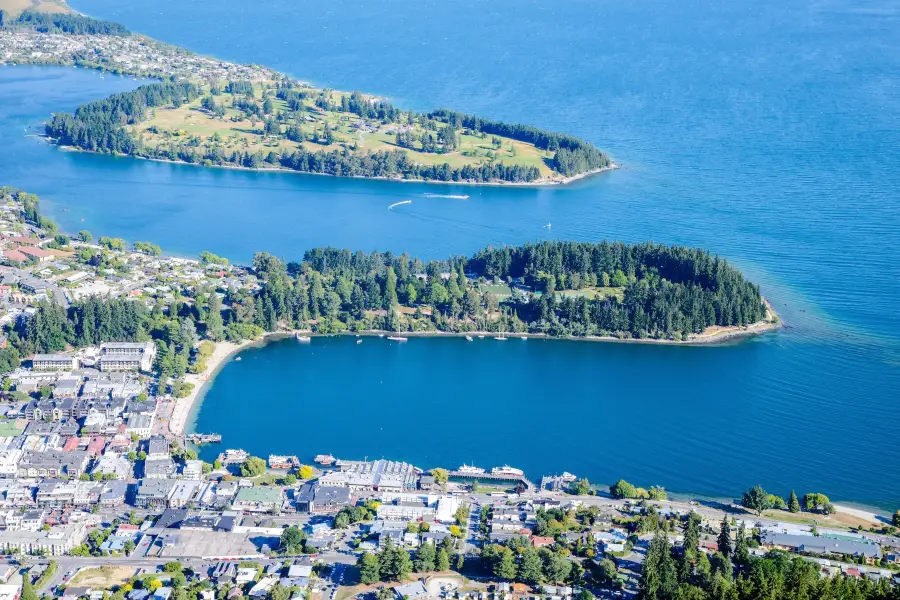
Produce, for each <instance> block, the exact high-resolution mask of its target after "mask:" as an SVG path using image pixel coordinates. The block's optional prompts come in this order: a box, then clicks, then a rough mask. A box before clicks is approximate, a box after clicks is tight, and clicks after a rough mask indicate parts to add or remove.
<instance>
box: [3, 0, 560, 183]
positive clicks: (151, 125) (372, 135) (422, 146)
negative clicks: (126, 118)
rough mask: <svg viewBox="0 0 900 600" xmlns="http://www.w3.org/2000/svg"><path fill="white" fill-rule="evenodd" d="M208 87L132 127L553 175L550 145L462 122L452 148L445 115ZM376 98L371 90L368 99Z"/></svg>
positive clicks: (168, 136) (155, 137) (234, 144)
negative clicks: (359, 110)
mask: <svg viewBox="0 0 900 600" xmlns="http://www.w3.org/2000/svg"><path fill="white" fill-rule="evenodd" d="M0 1H7V2H14V1H25V0H0ZM207 91H208V90H206V89H204V93H203V95H202V96H201V97H200V98H197V99H195V100H193V101H192V102H190V103H187V104H183V105H181V106H178V107H174V106H171V105H169V106H163V107H157V108H154V109H151V110H150V111H149V112H148V114H147V118H146V120H144V121H143V122H141V123H138V124H136V125H132V126H131V131H132V133H133V134H135V135H137V136H139V137H140V138H141V139H142V140H143V142H144V144H145V145H146V146H148V147H157V148H158V147H167V146H171V147H176V146H179V145H181V144H185V145H188V146H190V147H192V148H194V149H195V150H196V152H197V153H202V152H205V151H206V150H207V149H209V148H211V147H214V146H217V147H218V148H219V149H220V150H221V151H222V152H224V153H225V154H227V155H230V154H231V153H232V152H236V151H237V152H244V153H246V152H250V153H256V152H262V153H263V154H265V155H268V153H269V152H273V151H274V152H276V153H280V152H281V151H284V150H286V151H294V150H297V149H299V148H303V149H305V150H307V151H310V152H316V151H326V152H328V151H332V150H342V151H343V150H347V151H350V152H366V153H372V152H380V151H395V150H401V151H403V152H406V153H407V155H408V156H409V157H410V159H411V160H412V161H413V162H414V163H416V164H419V165H443V164H444V163H446V164H448V165H450V167H451V168H460V167H464V166H473V167H474V166H481V165H485V164H496V163H503V164H504V165H507V166H513V165H518V166H522V167H535V168H537V169H538V170H539V172H540V176H541V177H542V178H547V179H549V178H553V177H559V175H558V174H556V173H554V171H553V170H552V169H551V168H550V166H549V165H550V164H552V159H553V155H554V153H553V152H551V151H548V150H541V149H539V148H537V147H535V146H534V145H532V144H528V143H526V142H521V141H517V140H513V139H510V138H506V137H501V136H494V135H487V134H484V133H480V132H475V131H470V130H467V129H464V128H462V129H457V130H456V144H455V146H456V147H455V148H454V147H453V146H452V145H448V144H447V143H445V142H443V141H440V140H439V132H440V130H442V129H444V127H445V124H444V123H442V122H440V121H435V120H429V119H428V118H426V117H424V116H419V117H416V118H413V117H412V116H410V115H409V114H408V113H402V114H401V116H400V117H399V118H398V119H397V120H395V121H392V122H383V121H380V120H377V119H364V118H362V117H360V116H358V115H357V114H355V113H353V112H348V111H346V110H342V108H341V99H342V98H346V97H349V94H346V93H344V92H335V91H331V90H318V89H313V88H302V89H301V90H300V91H302V93H303V99H302V101H301V102H299V103H298V102H296V101H295V102H294V103H293V104H289V103H288V102H287V101H285V100H283V99H279V98H278V97H277V95H276V87H275V85H274V84H273V83H265V84H256V85H254V86H253V97H252V98H251V97H250V96H249V95H248V94H231V93H227V92H224V91H222V92H219V93H217V94H208V93H207ZM207 96H210V97H211V98H212V99H213V101H214V103H215V108H216V110H211V109H209V106H210V105H209V104H207V105H206V106H207V108H204V107H203V106H204V104H203V101H204V98H206V97H207ZM375 100H376V99H375V98H371V97H370V101H372V102H374V101H375ZM345 104H346V101H345ZM323 106H324V107H326V108H323ZM267 121H274V122H276V123H277V126H276V127H274V128H273V127H272V126H271V125H270V127H269V131H268V133H267V132H266V123H267ZM298 131H299V135H298ZM398 136H405V137H404V141H403V144H404V145H401V144H400V143H399V140H398ZM301 140H302V141H301ZM426 140H428V141H427V142H426ZM426 143H427V144H428V147H427V148H426Z"/></svg>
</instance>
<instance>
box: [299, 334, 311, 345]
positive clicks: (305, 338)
mask: <svg viewBox="0 0 900 600" xmlns="http://www.w3.org/2000/svg"><path fill="white" fill-rule="evenodd" d="M311 339H312V338H310V337H309V336H308V335H300V334H299V333H298V334H297V341H298V342H303V343H307V342H309V341H310V340H311Z"/></svg>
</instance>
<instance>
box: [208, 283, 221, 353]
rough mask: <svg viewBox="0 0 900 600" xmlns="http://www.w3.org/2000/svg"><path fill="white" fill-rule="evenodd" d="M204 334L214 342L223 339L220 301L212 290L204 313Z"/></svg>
mask: <svg viewBox="0 0 900 600" xmlns="http://www.w3.org/2000/svg"><path fill="white" fill-rule="evenodd" d="M206 336H207V337H208V338H209V339H211V340H213V341H216V342H221V341H222V340H224V339H225V326H224V323H223V321H222V301H221V300H220V299H219V296H218V294H216V293H215V291H213V292H212V293H210V295H209V306H208V307H207V314H206Z"/></svg>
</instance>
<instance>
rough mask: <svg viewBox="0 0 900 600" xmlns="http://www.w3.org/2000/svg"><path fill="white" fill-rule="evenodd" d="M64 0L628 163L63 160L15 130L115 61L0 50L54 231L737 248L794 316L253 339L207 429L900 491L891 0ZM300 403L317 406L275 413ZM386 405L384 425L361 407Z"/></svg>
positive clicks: (90, 83)
mask: <svg viewBox="0 0 900 600" xmlns="http://www.w3.org/2000/svg"><path fill="white" fill-rule="evenodd" d="M670 4H671V3H670ZM75 6H76V7H77V8H79V9H81V10H84V11H85V12H88V13H89V14H94V15H97V16H102V17H107V18H112V19H116V20H120V21H122V22H124V23H125V24H126V25H128V26H129V27H131V28H132V29H135V30H138V31H142V32H146V33H148V34H150V35H153V36H155V37H158V38H160V39H163V40H165V41H168V42H172V43H177V44H181V45H185V46H187V47H189V48H191V49H193V50H195V51H199V52H204V53H209V54H214V55H216V56H221V57H223V58H231V59H237V60H243V61H253V62H264V63H266V64H269V65H270V66H274V67H276V68H279V69H281V70H284V71H287V72H289V73H291V74H293V75H296V76H298V77H302V78H307V79H309V80H312V81H314V82H316V83H319V84H323V85H332V86H334V87H337V88H342V89H362V90H366V91H372V92H376V93H381V94H384V95H386V96H389V97H391V99H392V100H394V101H395V102H398V103H400V104H403V105H405V106H412V107H414V108H418V109H428V108H433V107H437V106H450V107H452V108H457V109H460V110H468V111H472V112H477V113H480V114H484V115H487V116H491V117H495V118H501V119H507V120H519V121H525V122H528V123H532V124H535V125H540V126H546V127H550V128H554V129H559V130H563V131H566V132H570V133H573V134H576V135H579V136H582V137H585V138H587V139H589V140H591V141H593V142H595V143H597V144H598V145H599V146H601V147H602V148H605V149H607V150H608V151H610V152H611V154H612V155H613V156H614V157H615V158H616V159H617V160H618V161H619V162H621V163H622V164H623V165H624V167H625V168H623V169H622V170H620V171H618V172H615V173H610V174H605V175H602V176H600V177H596V178H593V179H590V180H588V181H584V182H579V183H577V184H575V185H573V186H570V187H565V188H554V189H510V188H483V187H479V188H468V187H460V186H456V187H453V186H449V187H445V186H433V185H425V184H397V183H389V182H373V181H362V180H339V179H331V178H326V177H317V176H303V175H295V174H269V173H248V172H239V171H228V170H207V169H199V168H195V167H189V166H182V165H168V164H160V163H150V162H146V161H134V160H130V159H116V158H111V157H102V156H89V155H83V154H73V153H63V152H59V151H58V150H56V149H54V148H51V147H49V146H46V145H44V144H42V143H41V142H38V141H36V140H35V139H34V138H26V137H23V136H24V132H23V129H24V128H25V127H34V126H36V125H37V123H38V122H39V121H40V120H41V119H43V118H45V116H46V115H47V114H49V113H50V112H52V111H54V110H71V109H72V108H74V107H75V106H76V105H77V104H78V103H80V102H83V101H86V100H88V99H94V98H100V97H103V96H105V95H107V94H108V93H111V92H112V91H117V90H120V89H127V88H128V87H130V86H133V85H136V82H133V81H131V80H124V81H123V80H121V79H116V78H112V77H110V76H106V77H105V79H102V80H101V79H100V78H99V76H98V75H97V74H95V73H88V72H83V71H70V70H58V69H28V68H22V67H15V68H6V69H0V107H2V110H0V135H2V138H0V141H2V142H3V143H2V144H0V174H2V175H3V180H4V182H6V183H11V184H14V185H18V186H20V187H25V188H27V189H30V190H33V191H37V192H38V193H41V194H42V195H44V196H45V197H46V198H47V203H48V208H49V209H50V211H51V212H52V213H53V216H54V217H56V218H57V219H58V220H59V221H60V222H61V223H62V224H63V225H64V226H65V227H66V228H68V229H72V230H75V229H80V228H82V227H87V228H89V229H91V230H93V231H94V233H95V234H111V235H118V236H123V237H126V238H129V239H131V240H136V239H148V240H154V241H157V242H159V243H160V244H161V245H162V246H163V248H164V249H166V250H168V251H171V252H177V253H190V254H193V253H196V252H199V251H200V250H203V249H209V250H211V251H214V252H216V253H219V254H224V255H227V256H230V257H232V258H233V259H236V260H247V259H249V257H250V256H251V255H252V253H253V252H254V251H256V250H267V251H269V252H273V253H275V254H278V255H281V256H284V257H286V258H298V257H299V256H300V253H301V252H302V250H303V249H305V248H308V247H310V246H313V245H321V244H332V245H337V246H343V247H350V248H354V249H355V248H360V249H365V250H371V249H375V248H379V249H390V250H392V251H395V252H399V251H404V250H406V251H410V252H412V253H414V254H419V255H424V256H427V257H434V256H444V255H447V254H455V253H469V252H472V251H474V250H475V249H477V248H479V247H481V246H484V245H487V244H502V243H519V242H522V241H525V240H534V239H538V238H543V237H547V236H548V235H549V236H551V237H554V238H572V239H584V240H597V239H602V238H607V239H624V240H629V241H637V240H646V239H653V240H660V241H666V242H677V243H685V244H692V245H698V246H703V247H707V248H710V249H712V250H713V251H716V252H718V253H720V254H723V255H725V256H727V257H728V258H729V259H731V260H733V261H735V262H737V263H738V264H739V265H740V266H741V267H742V268H743V269H744V270H745V271H746V272H747V273H748V274H749V276H751V277H752V278H754V279H756V280H758V281H760V282H761V283H762V285H763V291H764V293H765V294H766V296H767V297H769V298H770V299H772V300H773V302H774V303H775V305H776V308H777V309H778V310H779V311H780V312H781V313H782V314H783V316H784V317H785V320H786V322H787V323H788V324H789V325H791V326H792V328H791V329H789V330H787V331H784V332H782V333H780V334H777V335H772V336H765V337H763V338H760V339H757V340H752V341H749V342H745V343H742V344H737V345H731V346H728V347H726V348H708V349H695V348H657V347H646V346H620V345H597V344H575V343H571V344H570V343H560V344H551V343H548V342H537V343H532V342H523V343H522V345H521V346H513V345H511V344H508V343H507V344H508V345H506V346H504V347H503V348H502V349H501V348H498V347H494V346H489V345H487V344H486V345H484V347H483V348H482V347H478V348H475V347H473V346H471V345H465V344H461V343H458V342H456V341H454V340H450V341H446V340H429V341H422V340H415V341H414V342H411V343H410V344H409V345H408V346H406V347H404V348H402V349H389V350H388V351H387V352H384V351H382V350H384V349H383V348H380V346H379V345H378V344H376V343H372V344H371V345H370V344H363V345H361V346H360V347H359V348H357V347H356V346H355V345H352V344H351V343H349V342H343V341H340V340H335V341H329V342H327V343H326V342H322V343H321V344H314V345H313V347H310V348H308V349H303V348H296V347H293V346H290V345H289V344H287V343H285V344H277V345H272V346H269V347H267V348H265V349H263V350H253V351H251V352H250V353H248V355H247V358H246V359H245V360H244V361H242V362H240V363H234V364H233V365H229V366H228V367H227V368H226V369H225V370H224V371H223V372H222V374H221V376H220V378H218V379H217V380H216V381H215V383H214V384H213V386H212V388H211V390H210V393H209V394H208V396H207V398H206V402H205V403H204V406H203V409H202V411H201V413H200V415H199V427H200V428H201V429H204V430H208V429H216V430H218V431H219V432H221V433H224V434H225V435H226V441H227V443H228V445H229V446H244V447H246V448H247V449H248V450H253V451H255V452H258V453H261V454H266V453H267V452H268V451H269V450H270V449H271V450H272V451H275V450H277V451H283V452H288V451H291V452H292V453H298V454H301V455H304V456H307V455H309V454H314V453H317V452H323V451H331V452H334V453H335V454H338V455H343V456H364V455H369V456H372V455H374V454H382V453H383V454H385V455H389V456H397V457H403V458H407V459H410V460H414V461H415V462H417V463H422V466H428V465H429V464H436V463H441V464H450V465H451V466H452V463H454V462H462V461H464V460H465V461H475V462H478V463H485V465H487V463H492V462H498V463H499V462H509V463H512V464H516V465H517V466H519V467H522V468H525V469H526V470H527V471H528V472H529V474H532V475H534V476H537V475H540V474H541V472H543V471H545V470H555V469H568V470H571V471H575V472H577V473H578V474H580V475H587V476H589V477H592V478H596V479H600V480H609V479H613V478H616V477H618V476H620V475H624V476H628V477H629V478H631V479H634V480H637V481H638V482H640V483H643V484H648V485H649V484H651V483H659V484H662V485H666V486H667V487H669V488H673V489H678V490H685V491H695V492H701V493H708V494H720V493H725V494H736V493H737V492H739V491H740V489H741V488H743V487H747V486H749V485H752V484H753V483H755V482H756V481H757V480H758V481H760V482H762V483H764V484H766V485H767V486H770V487H772V488H774V489H775V490H776V491H780V492H786V491H787V490H788V489H790V487H794V486H796V487H797V488H798V492H801V491H803V490H802V488H803V487H804V486H816V487H820V488H822V491H824V492H826V493H829V494H830V495H831V496H833V497H836V498H843V499H849V500H856V501H861V502H866V503H869V504H877V505H879V506H883V507H885V508H895V507H896V505H900V482H898V481H897V480H896V478H895V477H891V476H890V475H891V474H892V473H895V472H896V470H897V467H898V466H900V446H898V443H897V442H898V440H900V425H898V423H897V420H896V418H894V415H895V414H896V412H897V408H898V397H900V394H898V390H900V343H898V339H897V331H898V328H900V317H898V311H897V310H896V306H897V304H898V302H900V291H898V288H897V281H900V260H898V259H900V256H898V252H897V250H896V244H897V241H898V240H900V206H898V202H900V200H898V197H900V153H898V151H897V148H898V147H900V84H898V78H897V73H898V72H900V55H898V53H896V51H895V49H896V43H895V32H896V31H897V28H898V11H897V9H896V7H895V6H894V5H893V4H891V3H889V2H863V3H859V2H845V1H835V2H822V1H816V2H806V1H800V0H788V1H786V2H785V1H779V2H775V1H774V0H766V1H763V2H758V3H754V4H753V5H752V6H743V5H739V4H738V3H712V2H703V1H698V0H688V1H687V2H682V3H677V4H671V5H668V4H665V3H651V2H647V1H640V0H639V1H638V2H631V3H619V4H616V3H602V4H601V3H596V2H588V1H572V2H566V3H557V2H552V1H550V0H534V1H526V2H513V1H512V0H498V1H495V2H492V3H489V4H487V3H481V2H475V1H474V0H463V1H462V2H454V3H446V2H444V3H438V2H412V1H411V0H395V1H391V2H387V3H378V4H372V3H365V4H360V3H354V2H347V1H340V0H339V1H337V2H332V3H329V4H328V6H327V7H325V8H322V7H321V6H320V5H318V4H313V3H309V2H288V1H287V0H274V1H273V2H270V3H267V4H262V5H260V4H254V5H252V6H250V5H246V4H245V3H242V2H238V1H237V0H224V1H223V2H222V3H220V6H219V8H218V9H217V18H216V20H215V21H214V22H211V21H210V20H209V19H208V18H207V17H208V15H207V12H208V4H207V3H203V2H199V1H196V0H193V1H187V2H184V1H182V2H174V1H173V0H161V1H159V2H155V3H152V4H149V3H121V2H114V1H113V0H78V1H76V2H75ZM276 15H277V17H276ZM197 23H204V26H203V27H197V26H196V24H197ZM427 193H468V194H470V195H471V198H470V199H469V200H467V201H458V200H448V199H441V198H433V197H426V196H425V194H427ZM405 199H410V200H413V203H412V204H410V205H404V206H403V207H398V208H397V209H395V210H393V211H388V210H387V206H388V205H389V204H391V203H393V202H396V201H398V200H405ZM548 221H549V222H552V224H553V227H552V230H550V232H548V231H547V230H546V229H543V228H542V226H543V225H544V224H546V223H547V222H548ZM345 343H346V344H347V345H346V347H344V344H345ZM516 343H517V344H518V342H516ZM354 352H365V353H366V354H365V357H366V360H365V361H359V360H358V354H353V353H354ZM397 356H399V357H402V361H397V360H395V358H396V357H397ZM251 357H256V358H254V359H253V360H251ZM347 373H351V374H353V375H354V377H347V376H346V375H347ZM381 374H383V378H381V379H379V381H382V380H383V381H384V382H385V383H384V384H381V383H378V384H376V383H375V376H376V375H381ZM356 375H358V376H356ZM348 380H349V383H348ZM447 381H449V382H452V385H449V386H448V385H445V383H444V382H447ZM348 385H349V386H350V387H349V388H348V387H347V386H348ZM388 388H389V391H388ZM320 399H324V401H320ZM336 405H340V406H341V407H342V409H343V410H342V411H341V413H342V415H343V416H336V415H335V414H334V413H335V410H334V407H335V406H336ZM247 406H253V407H254V408H253V411H250V410H248V409H247ZM285 411H287V413H285ZM546 411H550V413H549V414H550V416H551V417H552V418H548V417H547V412H546ZM295 413H296V415H297V419H299V422H301V423H307V422H310V423H314V424H315V425H314V426H313V427H309V428H304V427H300V426H299V425H296V424H294V425H293V429H290V430H284V431H285V432H284V433H280V432H281V431H282V430H278V429H273V428H278V427H281V426H282V425H281V424H282V423H285V420H282V419H281V417H282V415H284V414H295ZM482 413H483V414H484V415H485V418H484V419H476V418H475V416H477V415H478V414H482ZM360 414H365V415H367V416H366V418H363V419H360V418H354V417H353V416H355V415H360ZM373 415H374V416H373ZM382 415H384V417H382ZM448 416H449V417H450V422H449V423H447V422H445V419H446V417H448ZM254 419H258V420H254ZM388 421H389V422H388ZM383 422H387V423H388V426H392V424H394V423H395V424H396V427H397V428H395V429H390V431H393V432H394V433H393V435H390V436H388V435H386V434H385V435H380V434H378V433H376V432H375V430H374V429H373V428H371V427H369V424H370V423H381V424H380V425H379V426H380V427H384V426H385V425H384V423H383ZM248 424H252V425H253V426H252V427H251V426H250V425H248ZM332 424H335V425H336V426H332ZM285 427H287V425H285ZM347 428H349V431H350V432H351V433H352V435H348V434H347V433H348V429H347ZM379 431H381V430H379ZM270 432H274V433H279V435H270ZM422 432H425V433H422ZM273 440H278V441H277V442H275V443H276V445H277V448H276V447H272V448H270V444H273ZM535 440H539V441H540V443H536V442H535Z"/></svg>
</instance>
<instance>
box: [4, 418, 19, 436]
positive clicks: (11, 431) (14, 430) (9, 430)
mask: <svg viewBox="0 0 900 600" xmlns="http://www.w3.org/2000/svg"><path fill="white" fill-rule="evenodd" d="M22 431H23V430H22V429H20V428H18V427H16V422H15V421H0V437H15V436H17V435H19V434H21V433H22Z"/></svg>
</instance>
